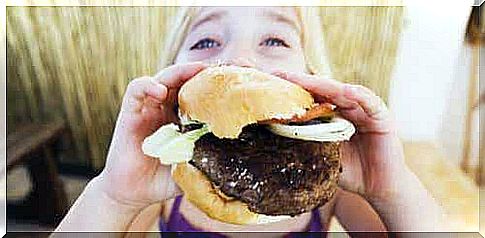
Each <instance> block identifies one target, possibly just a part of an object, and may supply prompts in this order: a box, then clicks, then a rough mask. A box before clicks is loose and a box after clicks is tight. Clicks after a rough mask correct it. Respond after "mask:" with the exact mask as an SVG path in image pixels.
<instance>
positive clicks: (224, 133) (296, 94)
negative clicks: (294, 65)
mask: <svg viewBox="0 0 485 238" xmlns="http://www.w3.org/2000/svg"><path fill="white" fill-rule="evenodd" d="M178 101H179V110H180V113H181V114H182V115H183V116H186V117H188V118H190V119H191V120H197V121H199V122H203V123H206V124H207V125H208V126H209V130H210V131H211V132H212V133H213V134H214V135H215V136H217V137H219V138H237V136H238V135H239V134H240V133H241V131H242V128H243V127H245V126H246V125H249V124H252V123H256V122H258V121H264V120H269V119H275V118H276V119H286V118H292V117H294V116H295V115H303V114H304V113H305V112H306V110H305V109H309V108H311V106H312V105H313V104H314V100H313V97H312V96H311V94H310V93H308V92H307V91H306V90H304V89H303V88H302V87H300V86H298V85H296V84H293V83H291V82H288V81H286V80H284V79H281V78H278V77H276V76H273V75H270V74H267V73H263V72H260V71H258V70H255V69H251V68H243V67H237V66H219V67H211V68H207V69H205V70H203V71H202V72H200V73H199V74H197V75H196V76H195V77H193V78H192V79H191V80H189V81H188V82H187V83H185V84H184V85H183V86H182V87H181V89H180V91H179V95H178Z"/></svg>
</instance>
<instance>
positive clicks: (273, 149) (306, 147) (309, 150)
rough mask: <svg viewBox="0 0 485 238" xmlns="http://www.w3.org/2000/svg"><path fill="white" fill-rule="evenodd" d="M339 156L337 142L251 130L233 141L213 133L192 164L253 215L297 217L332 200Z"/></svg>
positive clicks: (257, 128)
mask: <svg viewBox="0 0 485 238" xmlns="http://www.w3.org/2000/svg"><path fill="white" fill-rule="evenodd" d="M339 157H340V149H339V143H322V142H313V141H303V140H296V139H291V138H286V137H282V136H278V135H275V134H273V133H271V132H269V131H267V130H266V129H265V128H264V127H263V126H258V125H251V126H247V127H245V128H244V130H243V132H242V133H241V135H240V136H239V139H235V140H233V139H219V138H217V137H215V136H214V135H213V134H211V133H209V134H206V135H204V136H202V137H201V138H200V139H199V140H198V141H197V142H196V143H195V149H194V155H193V159H192V160H191V161H190V163H191V164H192V165H194V166H195V167H196V168H198V169H199V170H201V171H202V172H203V173H204V174H205V175H206V176H208V178H209V179H210V180H211V181H212V183H213V185H214V186H215V187H217V188H219V189H220V190H221V191H222V192H223V193H224V194H226V195H228V196H230V197H235V198H237V199H239V200H241V201H243V202H245V203H247V204H248V206H249V209H250V210H251V211H253V212H256V213H261V214H267V215H292V216H293V215H298V214H301V213H304V212H308V211H311V210H312V209H314V208H316V207H319V206H321V205H323V204H325V203H326V202H328V201H329V199H330V198H331V197H332V196H333V194H334V193H335V190H336V186H337V182H338V176H339V169H340V160H339Z"/></svg>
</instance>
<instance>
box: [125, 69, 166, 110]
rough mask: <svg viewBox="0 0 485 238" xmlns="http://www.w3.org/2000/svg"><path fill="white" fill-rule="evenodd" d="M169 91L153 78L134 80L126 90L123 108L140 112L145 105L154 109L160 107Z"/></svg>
mask: <svg viewBox="0 0 485 238" xmlns="http://www.w3.org/2000/svg"><path fill="white" fill-rule="evenodd" d="M167 94H168V89H167V87H165V86H164V85H162V84H160V83H157V82H156V81H155V80H153V78H151V77H141V78H137V79H134V80H132V81H131V82H130V83H129V84H128V87H127V89H126V93H125V96H124V103H123V108H124V109H125V110H129V111H135V112H140V111H141V110H142V109H143V106H144V104H145V103H147V105H149V106H150V105H151V106H152V107H156V106H157V105H158V106H159V105H160V104H161V103H162V102H163V101H164V100H165V99H166V98H167Z"/></svg>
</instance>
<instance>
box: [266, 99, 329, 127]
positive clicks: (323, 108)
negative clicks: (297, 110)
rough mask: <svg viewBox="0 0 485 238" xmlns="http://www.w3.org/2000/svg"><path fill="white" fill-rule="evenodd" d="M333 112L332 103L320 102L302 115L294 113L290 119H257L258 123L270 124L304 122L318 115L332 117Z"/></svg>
mask: <svg viewBox="0 0 485 238" xmlns="http://www.w3.org/2000/svg"><path fill="white" fill-rule="evenodd" d="M334 115H335V112H334V111H333V109H332V104H330V103H321V104H317V105H316V106H314V107H312V108H310V109H308V110H307V112H306V113H305V114H303V115H295V116H293V117H292V118H290V119H269V120H263V121H259V122H258V123H259V124H272V123H280V124H288V123H290V122H296V123H298V122H306V121H310V120H312V119H315V118H319V117H333V116H334Z"/></svg>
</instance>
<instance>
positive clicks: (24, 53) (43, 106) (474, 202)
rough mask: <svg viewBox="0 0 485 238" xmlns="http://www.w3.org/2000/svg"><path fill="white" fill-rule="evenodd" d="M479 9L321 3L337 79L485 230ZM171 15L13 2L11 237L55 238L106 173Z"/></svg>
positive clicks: (424, 174)
mask: <svg viewBox="0 0 485 238" xmlns="http://www.w3.org/2000/svg"><path fill="white" fill-rule="evenodd" d="M480 11H482V10H481V8H479V7H473V8H472V7H471V6H470V5H466V4H461V5H453V6H443V7H441V6H433V7H432V6H406V7H320V13H321V17H322V26H321V27H322V29H323V31H324V34H325V42H326V47H327V48H328V52H329V58H330V62H331V64H332V70H333V72H334V77H335V78H336V79H338V80H342V81H345V82H351V83H358V84H362V85H364V86H367V87H369V88H371V89H372V90H374V91H375V92H376V93H377V94H378V95H379V96H381V97H382V98H383V99H384V100H385V101H386V102H387V104H388V106H389V108H390V109H391V111H392V112H393V113H394V115H395V118H396V121H397V126H398V129H399V133H400V136H401V138H402V140H403V142H404V144H405V153H406V159H407V162H408V164H409V166H410V167H411V168H412V169H413V171H414V172H415V173H416V174H417V175H418V177H419V178H420V179H421V180H422V182H423V183H424V185H425V186H426V187H427V188H428V189H429V191H430V193H432V194H433V196H434V197H435V198H436V199H437V200H438V202H439V203H440V204H441V205H442V206H443V208H444V209H445V211H446V212H447V214H448V215H449V216H450V220H451V222H452V223H453V224H454V226H455V227H453V229H455V230H462V231H472V230H473V231H476V230H478V208H479V199H478V191H479V187H480V186H483V184H485V168H484V167H483V166H481V165H482V164H483V163H479V160H480V158H481V159H483V158H484V151H483V145H482V146H480V145H479V142H480V141H482V142H481V143H482V144H483V141H484V140H483V139H482V140H480V139H479V137H480V136H482V138H483V133H482V134H480V133H479V125H480V123H479V121H480V118H482V120H483V118H485V117H484V115H482V116H479V113H480V110H479V108H481V109H482V110H481V113H482V114H483V112H484V110H483V107H484V106H483V105H484V104H485V94H484V93H485V90H484V89H485V88H484V84H483V83H481V84H480V83H479V81H480V80H479V77H478V75H479V67H478V66H479V61H480V57H482V56H485V54H480V51H481V50H483V47H480V43H481V42H483V40H484V33H485V29H484V26H483V25H481V24H480V18H481V17H480V16H481V15H480ZM176 12H177V7H7V10H6V18H7V32H6V34H7V55H8V58H7V72H8V74H7V171H6V172H5V171H4V173H7V191H6V194H7V202H8V207H7V230H8V231H26V230H33V231H39V230H42V231H49V230H52V229H53V227H55V225H56V224H57V222H59V220H60V219H62V217H63V215H64V213H65V212H66V210H67V209H68V208H69V206H70V205H71V204H72V203H73V201H74V200H75V199H76V197H77V196H78V195H79V194H80V192H81V191H82V189H83V188H84V186H85V185H86V183H87V181H88V180H89V179H91V178H92V177H93V176H95V175H96V174H97V173H99V171H101V170H102V168H103V165H104V160H105V156H106V153H107V150H108V146H109V143H110V137H111V133H112V130H113V127H114V123H115V120H116V116H117V113H118V110H119V106H120V100H121V98H122V95H123V93H124V90H125V88H126V85H127V84H128V82H129V81H130V80H131V79H133V78H136V77H139V76H142V75H153V74H155V73H156V72H157V70H158V67H157V65H158V59H159V56H160V54H163V53H164V52H161V49H163V39H164V36H165V35H166V34H165V32H166V30H167V29H169V28H170V26H171V22H170V21H171V17H172V16H174V14H176ZM483 62H485V61H483ZM482 122H483V121H482ZM484 124H485V123H481V126H482V127H483V125H484ZM482 131H483V128H482ZM479 148H482V150H481V151H480V150H479Z"/></svg>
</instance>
